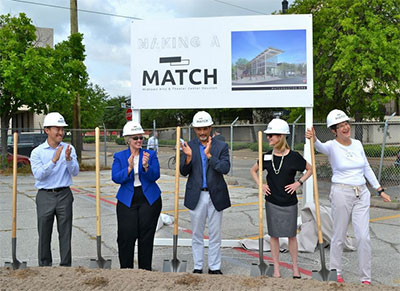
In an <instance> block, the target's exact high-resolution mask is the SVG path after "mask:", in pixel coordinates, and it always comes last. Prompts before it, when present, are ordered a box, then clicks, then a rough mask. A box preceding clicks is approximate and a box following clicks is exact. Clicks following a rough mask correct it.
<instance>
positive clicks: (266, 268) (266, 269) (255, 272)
mask: <svg viewBox="0 0 400 291" xmlns="http://www.w3.org/2000/svg"><path fill="white" fill-rule="evenodd" d="M273 274H274V265H272V264H268V265H267V264H265V263H264V262H261V263H260V264H256V263H253V264H252V265H251V269H250V276H251V277H260V276H268V277H272V275H273Z"/></svg>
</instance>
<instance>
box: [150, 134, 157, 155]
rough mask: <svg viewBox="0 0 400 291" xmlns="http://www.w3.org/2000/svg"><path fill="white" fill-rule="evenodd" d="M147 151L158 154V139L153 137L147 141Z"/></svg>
mask: <svg viewBox="0 0 400 291" xmlns="http://www.w3.org/2000/svg"><path fill="white" fill-rule="evenodd" d="M147 149H148V150H154V151H156V152H158V138H155V137H154V136H152V137H150V138H149V140H148V141H147Z"/></svg>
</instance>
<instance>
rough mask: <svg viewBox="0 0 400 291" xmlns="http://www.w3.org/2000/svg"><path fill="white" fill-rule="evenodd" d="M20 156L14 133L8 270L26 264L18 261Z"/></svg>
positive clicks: (16, 136)
mask: <svg viewBox="0 0 400 291" xmlns="http://www.w3.org/2000/svg"><path fill="white" fill-rule="evenodd" d="M17 156H18V133H17V132H14V157H13V201H12V234H11V248H12V249H11V251H12V262H6V263H5V266H6V267H8V268H13V270H16V269H25V268H26V262H22V263H21V262H20V261H18V260H17V158H18V157H17Z"/></svg>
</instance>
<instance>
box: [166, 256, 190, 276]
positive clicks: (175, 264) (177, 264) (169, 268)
mask: <svg viewBox="0 0 400 291" xmlns="http://www.w3.org/2000/svg"><path fill="white" fill-rule="evenodd" d="M186 265H187V261H179V260H178V259H172V260H164V263H163V272H166V273H184V272H186Z"/></svg>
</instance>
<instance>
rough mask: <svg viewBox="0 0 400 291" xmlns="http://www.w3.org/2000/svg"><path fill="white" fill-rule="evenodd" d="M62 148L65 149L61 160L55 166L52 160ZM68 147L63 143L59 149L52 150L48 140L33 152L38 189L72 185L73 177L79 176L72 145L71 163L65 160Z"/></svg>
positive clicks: (32, 158) (32, 163)
mask: <svg viewBox="0 0 400 291" xmlns="http://www.w3.org/2000/svg"><path fill="white" fill-rule="evenodd" d="M60 146H64V148H63V150H62V152H61V155H60V158H59V160H58V161H57V163H55V164H54V163H53V161H52V159H53V157H54V155H55V154H56V151H57V149H58V148H59V147H60ZM67 146H68V144H66V143H65V142H61V143H60V144H59V145H58V146H57V148H52V147H51V146H50V145H49V144H48V143H47V140H46V141H45V142H44V143H42V144H41V145H39V146H37V147H36V148H35V149H34V150H33V151H32V153H31V157H30V161H31V168H32V173H33V176H34V177H35V180H36V181H35V187H36V188H37V189H54V188H60V187H68V186H71V185H72V176H76V175H78V173H79V164H78V160H77V158H76V152H75V148H74V147H73V146H72V145H70V147H71V161H67V160H66V159H65V150H66V149H67Z"/></svg>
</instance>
